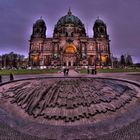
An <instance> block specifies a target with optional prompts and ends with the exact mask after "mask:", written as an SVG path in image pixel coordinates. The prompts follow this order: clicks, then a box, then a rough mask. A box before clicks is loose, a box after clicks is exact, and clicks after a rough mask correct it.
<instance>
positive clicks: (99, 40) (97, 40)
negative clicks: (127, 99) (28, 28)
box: [29, 9, 111, 68]
mask: <svg viewBox="0 0 140 140" xmlns="http://www.w3.org/2000/svg"><path fill="white" fill-rule="evenodd" d="M46 29H47V27H46V24H45V22H44V20H43V19H42V18H40V19H39V20H37V21H36V23H34V24H33V32H32V35H31V38H30V48H29V66H30V67H32V68H33V67H37V68H46V67H54V66H55V67H59V66H67V67H75V66H81V67H82V66H95V65H96V66H97V67H105V66H109V65H111V62H110V54H111V53H110V44H109V42H110V40H109V35H108V34H107V26H106V24H105V23H104V22H103V21H102V20H101V19H99V18H97V20H96V21H95V23H94V26H93V33H94V35H93V37H92V38H89V37H88V35H87V34H86V30H85V26H84V24H83V23H82V22H81V20H80V19H79V18H78V17H76V16H74V15H73V14H72V12H71V10H70V9H69V11H68V13H67V15H65V16H63V17H61V18H60V19H59V20H58V22H57V24H56V25H55V27H54V32H53V37H52V38H48V37H46Z"/></svg>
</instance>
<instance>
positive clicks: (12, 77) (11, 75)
mask: <svg viewBox="0 0 140 140" xmlns="http://www.w3.org/2000/svg"><path fill="white" fill-rule="evenodd" d="M13 80H14V76H13V74H12V73H10V81H13Z"/></svg>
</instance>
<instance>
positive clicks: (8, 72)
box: [0, 69, 60, 75]
mask: <svg viewBox="0 0 140 140" xmlns="http://www.w3.org/2000/svg"><path fill="white" fill-rule="evenodd" d="M59 70H60V69H42V70H39V69H36V70H35V69H34V70H26V69H21V70H0V75H9V74H10V73H12V74H14V75H19V74H45V73H50V74H51V73H57V72H58V71H59Z"/></svg>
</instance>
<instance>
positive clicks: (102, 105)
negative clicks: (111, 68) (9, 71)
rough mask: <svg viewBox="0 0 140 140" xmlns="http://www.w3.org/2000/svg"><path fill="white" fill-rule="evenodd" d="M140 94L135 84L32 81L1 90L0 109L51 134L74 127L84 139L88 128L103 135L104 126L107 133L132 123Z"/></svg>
mask: <svg viewBox="0 0 140 140" xmlns="http://www.w3.org/2000/svg"><path fill="white" fill-rule="evenodd" d="M139 91H140V90H139V87H138V86H136V85H135V84H133V83H131V82H127V81H123V80H114V79H105V78H86V77H85V78H42V79H28V80H21V81H16V82H12V83H9V84H5V85H3V86H1V87H0V92H1V93H0V98H1V101H2V102H1V104H0V105H1V108H3V109H4V110H6V111H7V112H8V113H10V114H11V115H12V116H15V118H17V120H18V119H21V120H25V121H27V122H28V124H30V123H31V122H32V123H34V124H37V125H44V126H47V130H48V131H50V130H49V126H50V128H51V130H53V126H54V127H56V126H57V127H61V128H62V129H64V128H65V131H66V130H67V129H68V130H70V129H71V127H73V128H74V129H73V131H75V133H76V132H77V131H78V133H79V135H81V134H80V131H81V133H83V131H84V132H85V131H86V129H87V128H88V129H91V130H90V131H91V132H92V131H93V130H94V129H96V131H94V132H95V135H96V134H98V135H99V133H101V131H99V130H100V129H101V128H100V127H101V126H104V128H105V129H104V128H102V129H104V130H103V131H104V132H105V133H107V131H110V129H111V131H112V130H114V129H115V128H117V127H118V128H120V127H122V126H123V125H126V124H127V123H128V120H127V119H126V116H127V115H128V112H129V113H130V114H131V115H132V114H133V111H134V110H133V108H135V109H136V107H135V106H136V104H138V103H139V98H140V93H139ZM130 114H129V115H130ZM131 115H130V116H131ZM118 118H119V119H120V118H121V119H120V120H119V119H118ZM117 119H118V120H117ZM114 120H115V121H116V122H114ZM124 120H126V122H127V123H126V122H125V121H124ZM130 120H132V119H131V118H130ZM118 122H119V124H118ZM122 122H123V123H122ZM112 123H113V124H112ZM20 124H22V123H21V122H20ZM77 126H78V127H77ZM96 126H97V127H96ZM99 126H100V127H99ZM110 126H111V127H110ZM16 127H17V126H16ZM19 127H22V126H20V125H19ZM27 127H29V125H27ZM40 127H41V126H39V127H38V126H34V129H37V128H38V129H40ZM76 127H77V129H76ZM107 127H109V129H106V128H107ZM25 128H26V127H25V126H24V130H25ZM42 128H43V127H42ZM97 128H98V129H97ZM21 129H22V128H21ZM55 129H57V128H55ZM58 129H59V128H58ZM79 129H80V131H79ZM82 129H83V130H82ZM92 129H93V130H92ZM27 130H28V129H27ZM40 130H41V129H40ZM68 130H67V131H68ZM45 132H46V131H45ZM67 133H68V132H67ZM78 133H77V135H78ZM42 134H43V133H42ZM36 135H38V134H36ZM43 135H44V134H43ZM48 138H49V137H48Z"/></svg>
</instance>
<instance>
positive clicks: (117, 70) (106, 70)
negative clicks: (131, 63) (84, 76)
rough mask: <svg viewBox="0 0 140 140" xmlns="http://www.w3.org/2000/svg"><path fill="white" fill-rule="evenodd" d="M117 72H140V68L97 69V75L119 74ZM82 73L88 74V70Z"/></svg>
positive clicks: (82, 70) (81, 71)
mask: <svg viewBox="0 0 140 140" xmlns="http://www.w3.org/2000/svg"><path fill="white" fill-rule="evenodd" d="M117 72H140V68H139V69H122V68H116V69H97V73H117ZM80 73H87V69H81V70H80Z"/></svg>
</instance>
